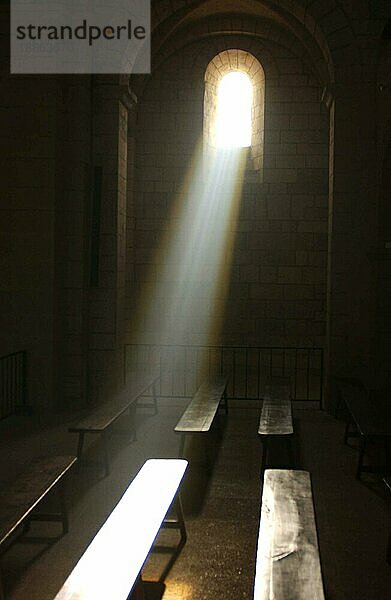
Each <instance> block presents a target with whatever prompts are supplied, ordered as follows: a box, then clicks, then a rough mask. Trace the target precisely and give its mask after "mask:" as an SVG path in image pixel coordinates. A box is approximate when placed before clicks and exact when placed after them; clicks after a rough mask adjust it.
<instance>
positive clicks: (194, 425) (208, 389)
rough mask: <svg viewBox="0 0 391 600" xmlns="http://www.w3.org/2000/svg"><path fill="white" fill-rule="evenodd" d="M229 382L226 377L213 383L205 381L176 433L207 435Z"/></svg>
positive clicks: (214, 380)
mask: <svg viewBox="0 0 391 600" xmlns="http://www.w3.org/2000/svg"><path fill="white" fill-rule="evenodd" d="M227 381H228V378H227V377H224V376H218V377H215V378H214V379H213V380H212V381H205V382H204V383H203V384H202V385H201V386H200V388H199V389H198V391H197V393H196V394H195V396H194V398H193V399H192V400H191V402H190V404H189V405H188V407H187V408H186V410H185V412H184V413H183V415H182V417H181V418H180V420H179V421H178V423H177V425H176V427H175V431H178V432H182V433H186V432H189V433H191V432H194V433H197V432H199V433H205V432H207V431H209V430H210V428H211V425H212V423H213V419H214V417H215V415H216V412H217V409H218V407H219V404H220V401H221V398H222V396H223V394H224V391H225V388H226V386H227Z"/></svg>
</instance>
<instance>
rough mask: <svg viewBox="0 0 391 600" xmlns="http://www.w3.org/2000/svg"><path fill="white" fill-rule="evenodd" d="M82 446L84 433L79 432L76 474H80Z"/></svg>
mask: <svg viewBox="0 0 391 600" xmlns="http://www.w3.org/2000/svg"><path fill="white" fill-rule="evenodd" d="M83 445H84V431H79V440H78V442H77V472H78V473H79V472H80V468H81V455H82V452H83Z"/></svg>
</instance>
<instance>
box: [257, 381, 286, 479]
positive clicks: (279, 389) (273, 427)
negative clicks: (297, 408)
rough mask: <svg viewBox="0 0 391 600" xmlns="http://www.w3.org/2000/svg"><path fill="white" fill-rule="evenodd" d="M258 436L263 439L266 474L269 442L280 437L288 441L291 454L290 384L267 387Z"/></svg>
mask: <svg viewBox="0 0 391 600" xmlns="http://www.w3.org/2000/svg"><path fill="white" fill-rule="evenodd" d="M258 434H259V435H260V436H261V439H262V446H263V451H262V465H261V472H262V473H264V471H265V469H266V466H267V458H268V450H269V441H270V439H271V438H273V439H275V438H278V437H279V436H280V437H281V438H283V439H286V441H287V443H288V449H289V453H290V454H291V450H292V449H291V439H292V435H293V421H292V402H291V398H290V388H289V384H288V383H276V382H271V383H268V384H267V385H266V386H265V393H264V397H263V404H262V411H261V417H260V420H259V428H258Z"/></svg>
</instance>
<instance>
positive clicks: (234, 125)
mask: <svg viewBox="0 0 391 600" xmlns="http://www.w3.org/2000/svg"><path fill="white" fill-rule="evenodd" d="M252 102H253V86H252V83H251V80H250V78H249V76H248V75H246V73H241V72H240V71H232V72H231V73H227V75H225V76H224V77H223V78H222V79H221V80H220V83H219V86H218V91H217V115H216V145H217V148H245V147H248V146H251V108H252Z"/></svg>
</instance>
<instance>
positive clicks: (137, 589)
mask: <svg viewBox="0 0 391 600" xmlns="http://www.w3.org/2000/svg"><path fill="white" fill-rule="evenodd" d="M130 598H131V600H144V599H145V594H144V584H143V580H142V579H141V575H139V576H138V578H137V581H136V583H135V586H134V589H133V592H132V594H131V596H130Z"/></svg>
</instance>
